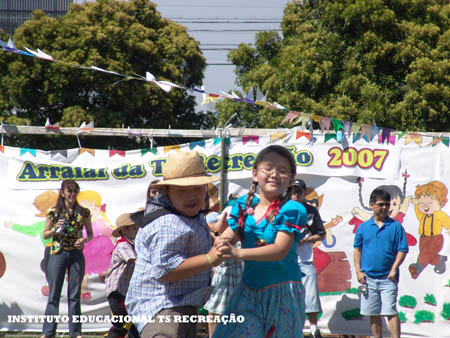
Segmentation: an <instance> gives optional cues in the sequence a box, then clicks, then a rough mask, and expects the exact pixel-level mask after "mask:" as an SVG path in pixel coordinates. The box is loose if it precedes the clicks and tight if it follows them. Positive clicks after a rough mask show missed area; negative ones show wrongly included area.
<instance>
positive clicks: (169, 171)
mask: <svg viewBox="0 0 450 338" xmlns="http://www.w3.org/2000/svg"><path fill="white" fill-rule="evenodd" d="M162 175H163V177H164V180H162V181H159V182H157V183H155V184H153V185H152V186H164V185H178V186H191V185H202V184H208V183H212V182H215V181H218V180H220V178H219V177H215V176H210V175H207V174H206V168H205V164H204V163H203V160H202V158H201V157H200V156H199V154H198V153H197V152H196V151H195V150H191V151H182V152H178V153H176V154H169V156H168V158H167V161H166V163H165V164H164V166H163V168H162Z"/></svg>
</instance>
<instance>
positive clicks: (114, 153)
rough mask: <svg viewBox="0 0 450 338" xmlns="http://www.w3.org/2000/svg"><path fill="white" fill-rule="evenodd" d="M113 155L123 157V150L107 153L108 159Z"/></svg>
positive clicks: (113, 150)
mask: <svg viewBox="0 0 450 338" xmlns="http://www.w3.org/2000/svg"><path fill="white" fill-rule="evenodd" d="M114 155H119V156H122V157H125V150H115V149H111V150H110V151H109V157H113V156H114Z"/></svg>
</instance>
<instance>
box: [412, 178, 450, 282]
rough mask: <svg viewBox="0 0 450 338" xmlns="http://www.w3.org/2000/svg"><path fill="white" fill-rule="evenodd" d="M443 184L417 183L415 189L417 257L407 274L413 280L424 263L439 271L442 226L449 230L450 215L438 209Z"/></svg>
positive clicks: (442, 268)
mask: <svg viewBox="0 0 450 338" xmlns="http://www.w3.org/2000/svg"><path fill="white" fill-rule="evenodd" d="M447 192H448V191H447V187H446V186H445V185H444V184H443V183H442V182H440V181H432V182H429V183H427V184H424V185H418V186H417V188H416V192H415V199H414V209H415V211H416V216H417V219H418V220H419V235H420V240H419V256H418V257H417V262H416V263H413V264H411V265H410V266H409V272H410V273H411V277H412V278H413V279H416V278H417V277H419V275H420V274H421V272H422V271H423V270H424V269H425V267H426V266H427V265H428V264H431V265H434V272H436V273H437V274H443V273H444V272H445V270H446V261H447V256H444V255H441V254H440V253H441V250H442V248H443V246H444V236H443V235H442V228H445V229H446V230H447V232H449V233H450V217H449V216H448V215H447V214H446V213H445V212H443V211H442V208H443V207H444V205H445V204H446V203H447Z"/></svg>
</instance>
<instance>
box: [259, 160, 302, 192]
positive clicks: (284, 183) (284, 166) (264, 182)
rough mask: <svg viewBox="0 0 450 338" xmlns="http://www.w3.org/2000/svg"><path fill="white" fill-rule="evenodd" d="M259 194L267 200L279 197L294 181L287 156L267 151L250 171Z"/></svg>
mask: <svg viewBox="0 0 450 338" xmlns="http://www.w3.org/2000/svg"><path fill="white" fill-rule="evenodd" d="M252 176H253V180H254V181H256V182H258V186H259V189H260V191H261V194H262V195H264V196H265V197H266V198H267V199H269V200H274V199H276V198H280V197H281V196H282V195H283V194H284V193H285V192H286V191H287V188H288V187H289V186H290V185H292V183H293V182H294V175H293V174H292V169H291V165H290V163H289V161H288V159H287V158H285V157H283V156H281V155H278V154H277V153H268V154H266V155H265V156H264V158H263V160H262V161H261V162H260V163H259V164H258V167H257V168H256V169H253V172H252Z"/></svg>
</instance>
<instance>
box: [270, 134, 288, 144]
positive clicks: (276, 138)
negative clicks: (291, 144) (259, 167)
mask: <svg viewBox="0 0 450 338" xmlns="http://www.w3.org/2000/svg"><path fill="white" fill-rule="evenodd" d="M285 137H286V133H273V134H270V142H273V141H275V140H278V139H279V140H283V139H284V138H285Z"/></svg>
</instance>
